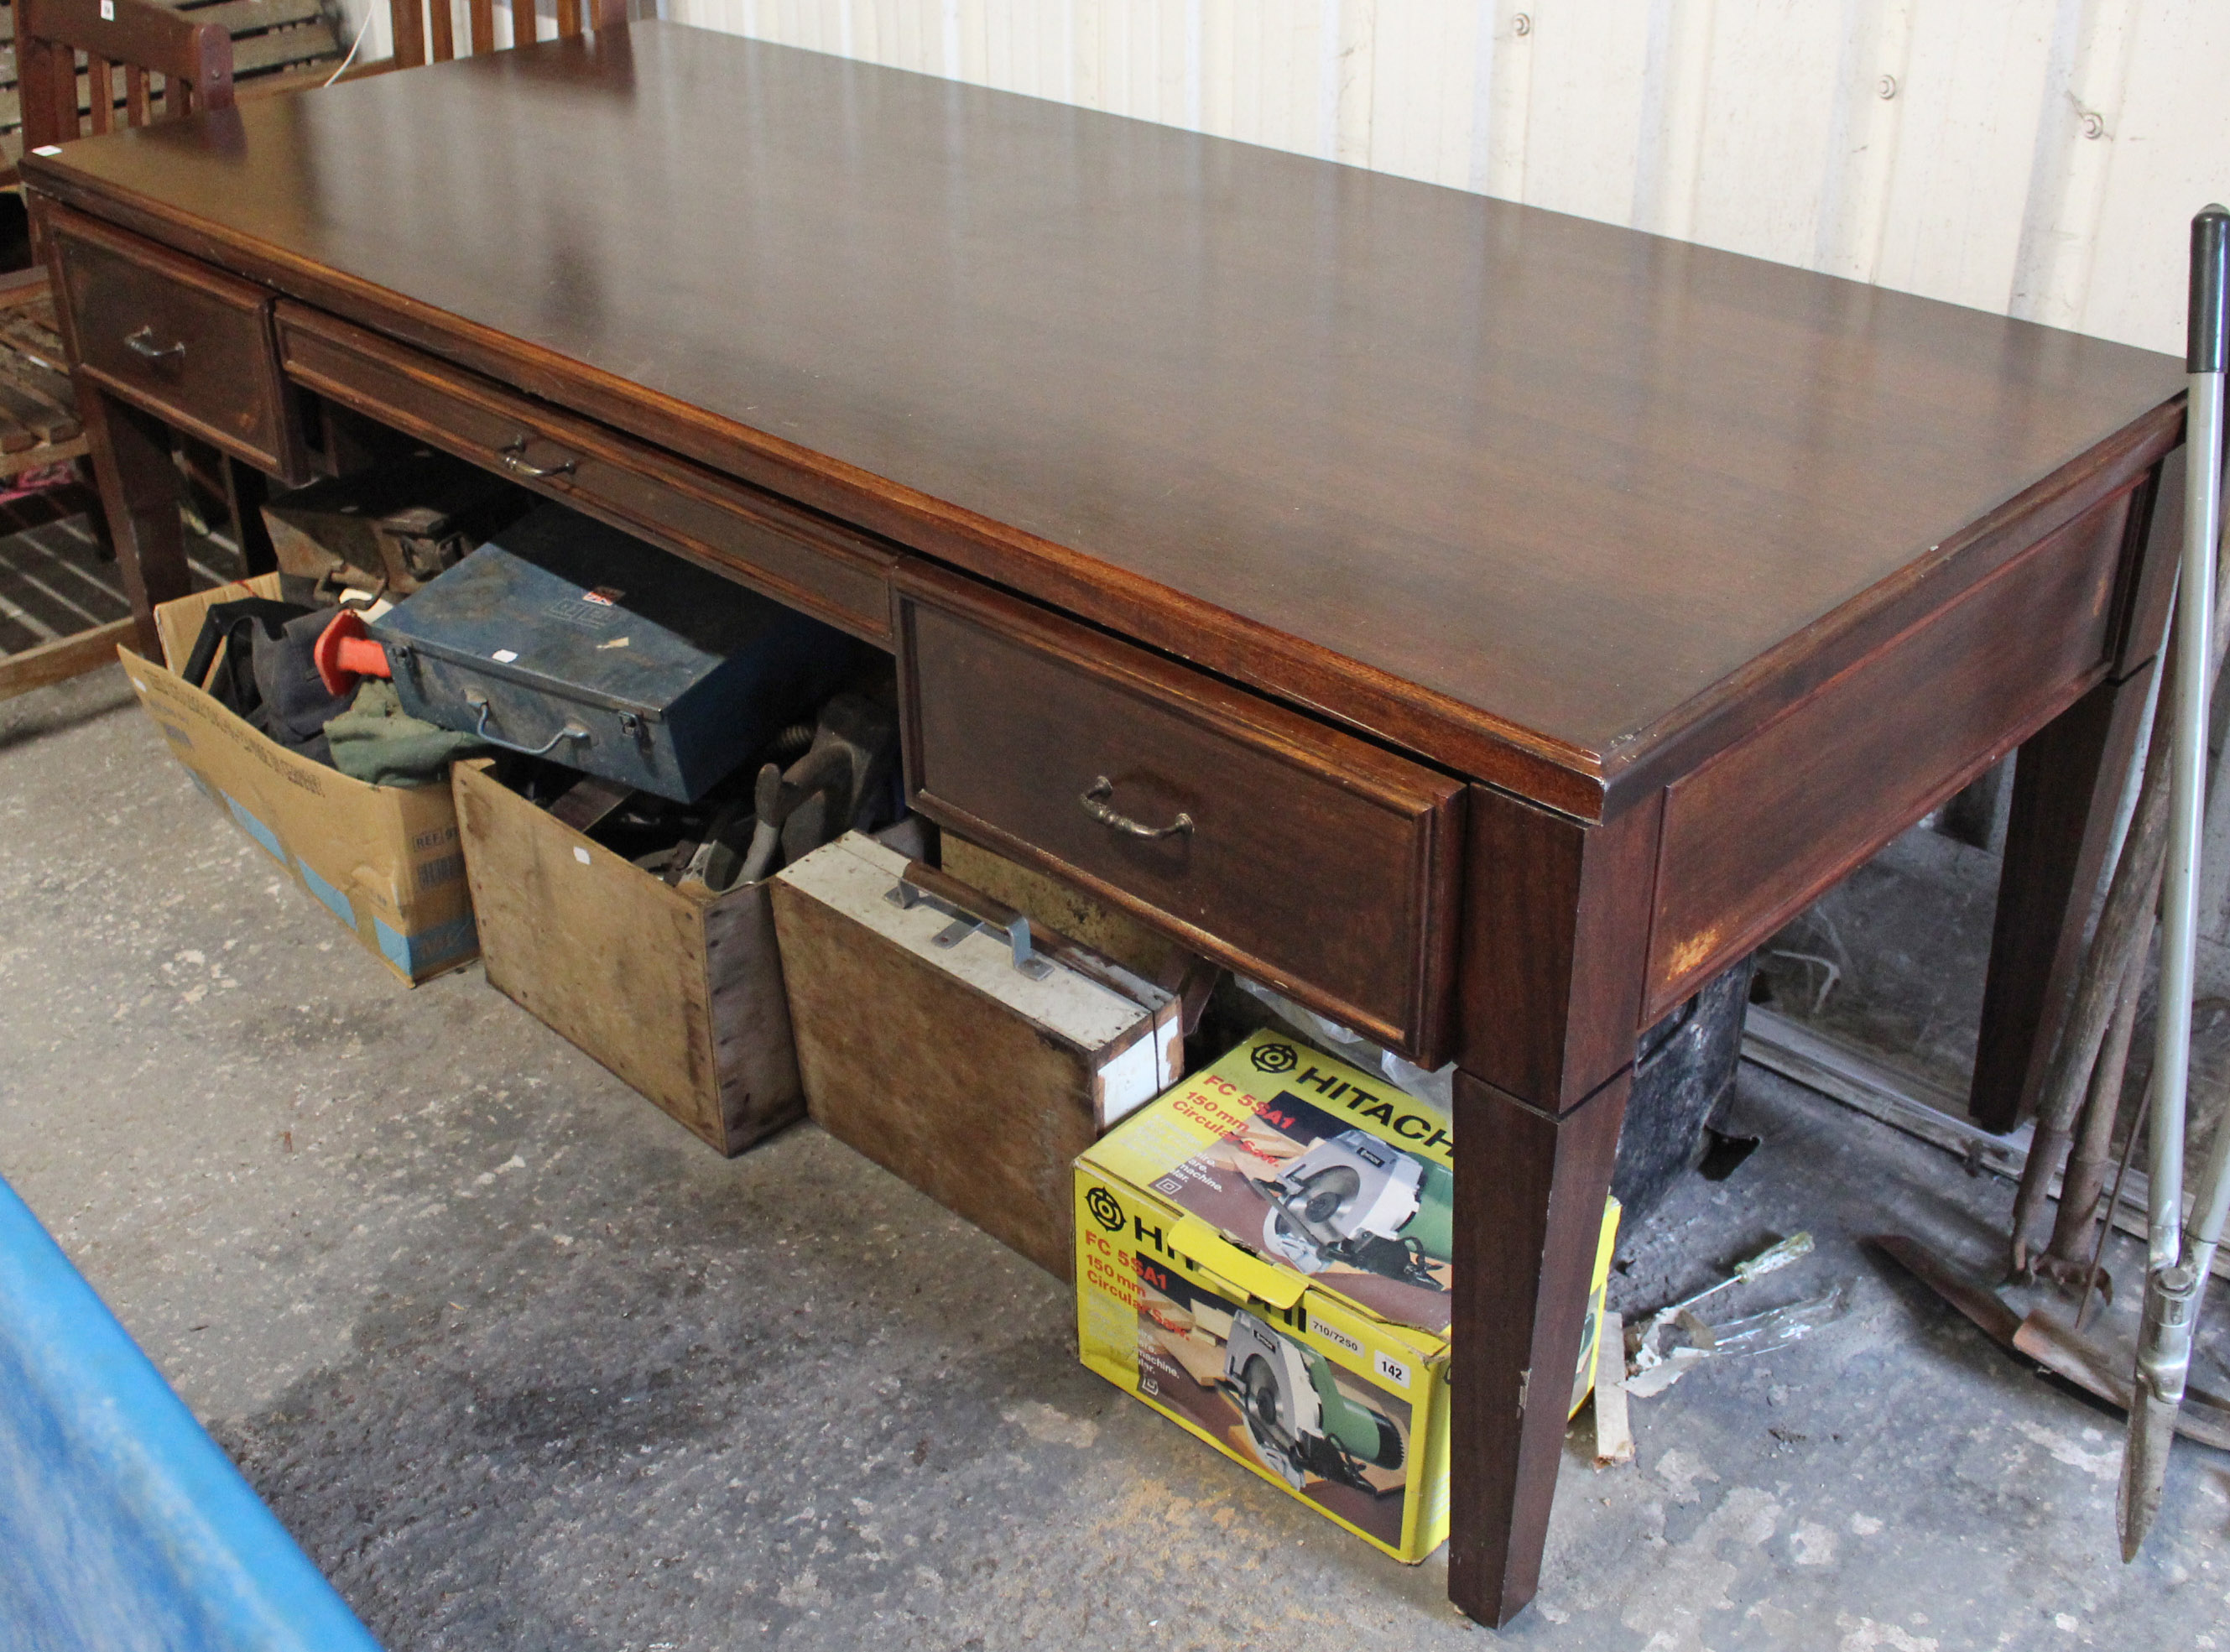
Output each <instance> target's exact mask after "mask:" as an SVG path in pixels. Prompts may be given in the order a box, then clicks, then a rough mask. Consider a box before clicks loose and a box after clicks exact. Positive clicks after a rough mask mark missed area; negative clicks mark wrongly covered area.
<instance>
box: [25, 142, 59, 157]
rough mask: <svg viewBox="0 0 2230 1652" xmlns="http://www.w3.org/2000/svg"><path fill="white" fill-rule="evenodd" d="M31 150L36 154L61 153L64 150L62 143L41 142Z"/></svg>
mask: <svg viewBox="0 0 2230 1652" xmlns="http://www.w3.org/2000/svg"><path fill="white" fill-rule="evenodd" d="M61 152H62V146H61V145H60V144H41V145H39V146H38V147H37V148H36V149H35V150H33V151H32V153H33V154H34V155H59V154H61Z"/></svg>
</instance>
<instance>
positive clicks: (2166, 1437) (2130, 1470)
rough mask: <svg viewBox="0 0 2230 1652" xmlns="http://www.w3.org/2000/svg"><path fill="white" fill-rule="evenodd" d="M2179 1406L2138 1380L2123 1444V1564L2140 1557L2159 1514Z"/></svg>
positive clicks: (2118, 1519) (2117, 1515)
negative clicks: (2140, 1552)
mask: <svg viewBox="0 0 2230 1652" xmlns="http://www.w3.org/2000/svg"><path fill="white" fill-rule="evenodd" d="M2180 1409H2181V1408H2180V1407H2178V1406H2177V1405H2176V1404H2175V1402H2174V1401H2172V1400H2164V1399H2162V1398H2161V1397H2160V1396H2159V1395H2157V1394H2156V1393H2154V1392H2153V1391H2152V1386H2151V1384H2149V1383H2146V1382H2143V1381H2142V1380H2141V1381H2140V1382H2139V1383H2138V1384H2137V1404H2134V1405H2132V1406H2131V1407H2130V1432H2129V1437H2128V1439H2127V1441H2126V1442H2124V1445H2123V1447H2122V1491H2121V1499H2120V1503H2119V1506H2118V1507H2117V1509H2116V1512H2115V1522H2116V1524H2117V1526H2119V1527H2120V1528H2121V1533H2122V1560H2123V1564H2124V1565H2127V1564H2128V1563H2129V1562H2130V1561H2132V1560H2134V1559H2136V1558H2137V1551H2138V1550H2139V1549H2142V1548H2143V1547H2144V1544H2145V1534H2146V1533H2149V1532H2150V1531H2151V1530H2152V1529H2153V1520H2154V1518H2155V1517H2156V1516H2157V1515H2158V1514H2159V1513H2160V1505H2161V1487H2162V1485H2163V1484H2164V1483H2165V1482H2166V1481H2167V1479H2168V1454H2169V1446H2170V1445H2171V1444H2172V1443H2173V1442H2175V1414H2176V1412H2177V1410H2180Z"/></svg>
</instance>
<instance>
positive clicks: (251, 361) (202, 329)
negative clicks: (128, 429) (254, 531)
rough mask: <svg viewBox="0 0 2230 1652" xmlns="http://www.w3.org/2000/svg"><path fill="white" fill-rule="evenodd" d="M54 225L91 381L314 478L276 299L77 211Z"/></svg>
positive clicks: (274, 465)
mask: <svg viewBox="0 0 2230 1652" xmlns="http://www.w3.org/2000/svg"><path fill="white" fill-rule="evenodd" d="M53 229H54V231H55V236H54V239H55V255H56V257H57V259H58V260H59V263H60V269H61V292H62V300H63V302H62V309H63V312H64V313H65V315H66V316H67V318H68V329H69V334H70V338H71V342H72V348H73V351H74V354H75V357H76V360H77V364H78V365H79V366H80V367H81V369H82V370H83V371H85V373H86V374H87V376H88V377H89V378H92V379H93V380H94V381H95V382H96V383H97V384H100V386H101V387H102V388H103V389H105V390H111V391H113V392H114V393H115V394H116V395H117V396H118V397H121V398H122V399H123V400H125V401H127V402H130V403H132V404H133V405H134V406H137V407H140V408H144V409H145V410H147V411H148V412H150V413H152V414H154V415H155V416H158V418H161V419H164V420H165V421H166V422H168V423H171V424H173V425H176V426H177V428H178V429H182V430H185V431H188V432H190V433H191V434H192V435H195V436H200V437H201V438H203V440H204V441H207V442H210V443H212V444H213V445H215V446H216V447H218V448H222V449H223V450H224V451H225V452H227V453H229V454H231V455H234V456H235V457H236V458H240V459H243V460H245V461H248V463H249V464H252V465H255V466H256V467H257V468H260V469H263V470H267V471H270V472H272V473H274V474H277V475H280V476H282V477H284V478H286V479H287V480H288V481H306V480H307V477H308V468H307V465H306V463H305V461H304V455H303V451H302V442H301V431H300V419H299V417H298V416H297V415H296V410H295V408H294V405H293V398H292V397H291V396H290V395H289V393H288V392H287V386H286V381H285V380H284V379H283V378H280V373H279V357H278V349H277V345H276V342H275V340H274V338H273V334H272V327H271V309H272V301H273V300H272V295H271V294H269V293H268V292H266V291H265V290H264V289H263V288H261V287H256V286H254V285H252V284H251V283H249V282H247V281H238V280H235V278H233V277H232V276H229V275H227V274H222V272H220V271H218V270H215V269H212V268H209V266H208V265H206V264H202V263H198V262H197V261H194V260H192V259H190V258H183V257H180V256H179V255H177V254H176V253H173V252H171V251H169V250H167V249H166V248H161V247H158V246H156V245H154V244H153V243H152V242H145V241H141V240H139V238H138V237H137V236H129V235H126V234H123V233H122V232H120V231H118V230H114V229H108V228H107V227H106V226H105V225H101V224H96V223H93V222H91V221H90V220H88V219H84V218H81V217H79V216H76V215H74V214H64V213H56V214H55V215H54V220H53Z"/></svg>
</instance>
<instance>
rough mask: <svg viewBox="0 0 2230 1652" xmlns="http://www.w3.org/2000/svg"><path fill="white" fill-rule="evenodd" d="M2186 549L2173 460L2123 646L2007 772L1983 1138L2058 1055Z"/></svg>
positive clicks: (1980, 1073)
mask: <svg viewBox="0 0 2230 1652" xmlns="http://www.w3.org/2000/svg"><path fill="white" fill-rule="evenodd" d="M2182 540H2183V452H2182V449H2181V448H2179V449H2177V450H2176V451H2175V452H2174V453H2171V454H2169V455H2168V457H2167V458H2166V459H2164V460H2162V461H2161V463H2160V465H2159V466H2158V467H2157V468H2156V469H2155V470H2154V472H2153V474H2152V475H2151V476H2150V477H2149V478H2148V479H2147V480H2146V481H2145V482H2144V483H2143V484H2142V485H2141V486H2140V487H2138V489H2137V493H2136V494H2135V495H2134V496H2133V498H2132V499H2131V501H2130V517H2129V526H2128V533H2127V538H2126V540H2125V543H2124V550H2123V572H2122V578H2121V582H2120V584H2121V587H2122V589H2121V593H2120V598H2119V600H2120V604H2121V608H2122V619H2121V624H2120V636H2118V637H2117V639H2116V641H2115V644H2114V654H2113V661H2112V664H2111V668H2110V669H2109V670H2108V672H2107V677H2106V681H2104V682H2102V683H2100V684H2099V685H2098V687H2095V688H2093V689H2092V690H2091V692H2090V693H2089V694H2085V695H2084V697H2083V698H2082V699H2080V700H2077V701H2076V702H2075V703H2074V704H2073V705H2072V706H2071V707H2068V708H2067V709H2066V711H2064V712H2062V713H2060V714H2059V716H2058V717H2057V718H2055V719H2054V720H2053V721H2051V722H2049V723H2047V724H2046V725H2045V726H2044V727H2043V728H2041V729H2040V730H2038V731H2037V732H2036V733H2034V734H2033V735H2031V736H2030V737H2029V739H2028V742H2027V744H2026V745H2023V746H2022V747H2021V758H2020V761H2019V762H2017V763H2016V764H2015V765H2014V802H2013V811H2012V814H2011V816H2009V818H2008V821H2007V824H2006V851H2005V862H2004V866H2003V868H2002V869H2001V872H2000V873H1999V876H1998V913H1997V923H1996V927H1995V930H1994V932H1992V934H1991V937H1990V973H1989V978H1988V984H1987V985H1986V987H1985V989H1984V993H1983V998H1982V1031H1981V1036H1980V1037H1979V1038H1978V1039H1977V1040H1976V1042H1975V1080H1974V1086H1973V1088H1972V1090H1971V1091H1970V1092H1969V1099H1968V1109H1969V1112H1970V1113H1972V1114H1973V1115H1974V1119H1975V1123H1977V1124H1979V1125H1981V1126H1982V1127H1983V1128H1984V1129H1985V1130H1995V1131H2001V1132H2002V1131H2007V1130H2011V1129H2012V1128H2013V1127H2014V1126H2015V1125H2017V1124H2019V1123H2020V1122H2021V1120H2023V1119H2024V1118H2026V1117H2027V1116H2028V1114H2029V1113H2031V1112H2032V1111H2033V1110H2034V1108H2035V1106H2036V1102H2037V1093H2038V1091H2040V1089H2041V1088H2042V1087H2043V1085H2044V1075H2045V1071H2046V1068H2047V1067H2049V1066H2050V1064H2051V1062H2052V1054H2053V1046H2054V1045H2055V1044H2057V1043H2058V1042H2059V1029H2060V1026H2061V1024H2062V1023H2064V1022H2065V1021H2066V1016H2067V1011H2068V1008H2069V1005H2070V1003H2071V1001H2072V997H2073V994H2074V991H2075V979H2076V971H2077V969H2078V967H2079V962H2080V958H2081V954H2082V949H2083V931H2084V926H2085V924H2087V923H2088V922H2089V920H2090V915H2091V900H2092V899H2093V897H2095V896H2096V895H2097V894H2098V882H2099V878H2100V875H2101V873H2102V872H2103V870H2104V859H2105V853H2106V846H2107V842H2108V840H2109V839H2110V838H2111V836H2113V829H2114V816H2115V814H2116V812H2117V810H2118V809H2119V808H2120V805H2121V801H2122V793H2123V789H2124V786H2126V785H2127V784H2128V782H2129V772H2130V755H2131V753H2132V752H2134V751H2135V750H2136V748H2137V741H2138V740H2139V739H2141V738H2142V737H2143V722H2144V708H2145V696H2146V694H2148V693H2149V691H2150V689H2151V687H2152V681H2153V674H2154V672H2155V670H2156V667H2157V663H2158V661H2159V658H2160V654H2161V649H2162V646H2163V645H2164V643H2165V642H2166V641H2167V636H2168V618H2169V599H2170V597H2171V596H2172V595H2173V593H2174V590H2175V566H2176V558H2177V556H2178V554H2179V552H2180V551H2181V549H2182Z"/></svg>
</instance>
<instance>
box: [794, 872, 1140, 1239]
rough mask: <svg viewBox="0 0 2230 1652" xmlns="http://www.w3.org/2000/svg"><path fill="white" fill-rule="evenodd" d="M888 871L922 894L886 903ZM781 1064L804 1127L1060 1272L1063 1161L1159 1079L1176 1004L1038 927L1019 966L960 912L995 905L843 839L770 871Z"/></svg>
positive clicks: (1067, 1209) (1065, 1210)
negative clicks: (790, 1059)
mask: <svg viewBox="0 0 2230 1652" xmlns="http://www.w3.org/2000/svg"><path fill="white" fill-rule="evenodd" d="M901 878H909V879H916V880H918V887H920V888H921V889H922V890H923V891H924V892H925V899H924V900H921V901H920V902H919V903H918V904H917V905H915V906H913V907H901V906H899V904H897V903H895V902H893V901H892V900H890V899H889V896H890V894H891V891H892V890H893V888H895V887H897V885H898V883H899V881H900V880H901ZM770 881H771V882H772V883H773V885H774V909H775V924H776V927H777V930H778V932H780V934H781V938H782V956H783V978H784V980H785V983H786V984H787V987H788V991H789V994H790V1021H791V1024H792V1025H793V1027H794V1028H795V1029H796V1039H797V1062H798V1068H799V1070H800V1072H801V1074H802V1076H803V1079H804V1083H805V1094H806V1099H807V1102H808V1105H809V1109H810V1111H811V1113H812V1116H813V1118H814V1120H815V1122H816V1123H818V1124H819V1125H820V1126H822V1128H823V1129H825V1130H827V1131H828V1133H829V1134H831V1135H832V1136H835V1138H836V1139H838V1140H840V1141H842V1142H845V1143H847V1144H848V1145H850V1146H852V1147H854V1148H855V1149H857V1150H858V1151H859V1152H862V1153H865V1154H866V1155H867V1157H868V1158H872V1159H873V1160H874V1161H875V1162H876V1163H877V1164H879V1165H882V1166H883V1167H884V1168H885V1169H886V1170H889V1171H894V1172H896V1173H897V1174H898V1175H899V1176H901V1177H904V1178H906V1180H907V1181H909V1182H911V1183H912V1184H914V1185H915V1186H916V1187H918V1188H919V1189H921V1190H922V1191H924V1192H925V1193H927V1194H928V1195H929V1196H930V1197H931V1198H934V1199H935V1200H937V1201H938V1204H942V1205H944V1207H945V1208H946V1209H947V1210H953V1211H956V1212H957V1213H958V1214H959V1215H961V1216H965V1217H967V1218H968V1220H970V1222H973V1223H975V1224H976V1226H977V1227H979V1228H982V1229H983V1230H984V1231H985V1232H987V1233H989V1234H990V1235H991V1236H993V1237H994V1238H996V1239H998V1240H1001V1241H1002V1242H1004V1243H1006V1244H1008V1245H1009V1246H1011V1247H1013V1248H1014V1249H1016V1250H1018V1251H1020V1252H1021V1253H1022V1255H1025V1256H1028V1258H1029V1259H1030V1260H1031V1261H1032V1262H1036V1263H1037V1264H1038V1265H1039V1266H1040V1267H1041V1268H1045V1269H1046V1270H1047V1272H1049V1273H1053V1274H1059V1275H1060V1277H1061V1278H1063V1279H1067V1278H1070V1277H1072V1276H1073V1268H1074V1265H1075V1256H1074V1246H1075V1239H1074V1224H1073V1218H1072V1214H1071V1213H1072V1210H1073V1200H1074V1182H1073V1172H1072V1171H1071V1168H1070V1166H1071V1164H1072V1162H1073V1160H1074V1158H1076V1155H1077V1154H1078V1153H1080V1152H1083V1151H1084V1149H1085V1148H1086V1147H1088V1146H1090V1145H1092V1142H1093V1141H1095V1140H1096V1139H1098V1138H1099V1134H1100V1133H1101V1131H1102V1130H1104V1129H1105V1127H1106V1126H1108V1125H1109V1124H1112V1122H1114V1120H1117V1119H1118V1118H1120V1117H1122V1116H1123V1115H1124V1113H1126V1112H1128V1111H1130V1110H1131V1109H1132V1108H1134V1107H1138V1106H1140V1105H1143V1104H1144V1102H1145V1101H1147V1100H1150V1099H1151V1098H1152V1097H1153V1096H1155V1095H1157V1094H1160V1093H1161V1091H1162V1090H1163V1089H1164V1088H1166V1087H1168V1086H1169V1085H1170V1084H1171V1083H1173V1082H1175V1081H1176V1078H1177V1077H1178V1075H1179V1073H1180V1070H1181V1064H1182V1055H1183V1035H1182V1033H1181V1031H1180V1029H1179V1027H1178V1011H1179V1004H1178V1001H1177V999H1176V997H1174V996H1173V995H1171V994H1170V993H1168V992H1164V991H1162V990H1161V989H1160V988H1158V987H1156V986H1155V985H1154V984H1152V983H1150V982H1148V981H1145V980H1144V979H1142V978H1139V977H1138V976H1136V975H1133V974H1131V972H1130V971H1126V970H1124V969H1122V968H1121V967H1120V966H1119V965H1113V964H1111V963H1108V962H1106V961H1105V960H1104V959H1099V958H1094V957H1092V956H1091V955H1089V954H1086V953H1085V952H1083V951H1082V949H1080V948H1078V947H1076V946H1075V945H1073V943H1067V942H1066V941H1064V940H1063V939H1061V938H1060V937H1057V936H1050V935H1048V934H1046V933H1044V932H1039V933H1038V934H1036V935H1035V936H1034V940H1035V941H1036V942H1037V944H1038V945H1039V946H1040V948H1041V956H1042V957H1043V958H1044V960H1045V962H1046V965H1047V967H1046V968H1045V969H1044V970H1043V971H1041V972H1040V973H1038V974H1036V975H1027V974H1024V973H1022V971H1018V970H1016V969H1015V967H1014V966H1013V964H1012V953H1011V949H1010V947H1009V944H1008V943H1007V942H1006V941H1005V940H1003V939H997V938H995V937H994V936H993V935H992V934H991V933H989V932H985V931H983V930H981V929H977V930H975V931H973V932H970V933H967V934H965V935H964V936H963V937H962V938H961V939H957V940H955V941H954V942H952V943H951V944H950V945H939V944H938V937H939V936H940V934H943V933H945V932H950V931H951V930H952V928H953V927H954V926H955V925H956V924H959V925H963V926H964V924H965V922H966V919H965V917H964V916H963V915H962V914H972V915H980V916H988V917H989V918H990V919H991V920H993V921H995V922H1001V921H1003V920H1006V919H1008V918H1011V917H1012V916H1013V914H1012V913H1010V912H1009V911H1008V910H1007V909H1005V908H1003V907H1001V906H1000V905H999V904H998V903H997V902H995V901H991V900H988V899H986V898H984V897H983V896H982V895H981V894H980V893H979V892H976V891H971V890H968V889H966V888H965V887H964V886H960V885H957V884H956V883H955V882H953V881H951V880H950V879H947V878H944V877H943V876H942V875H941V874H935V873H931V872H930V871H928V869H927V868H922V867H920V866H919V865H918V863H912V864H910V863H909V862H908V861H906V857H905V856H903V855H898V854H896V853H894V852H893V851H892V850H889V849H885V848H884V847H883V846H882V845H881V844H880V843H877V842H873V840H871V839H868V838H865V837H862V836H859V835H858V834H856V833H854V834H853V835H851V836H848V837H845V838H843V839H841V840H840V841H838V842H835V843H832V844H829V845H828V847H827V848H825V849H817V850H815V852H814V853H813V854H811V855H807V856H805V857H804V858H803V859H802V860H801V861H798V862H797V864H796V865H795V866H792V867H789V868H784V869H783V871H782V872H780V873H778V874H776V876H775V877H774V878H773V879H772V880H770Z"/></svg>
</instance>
